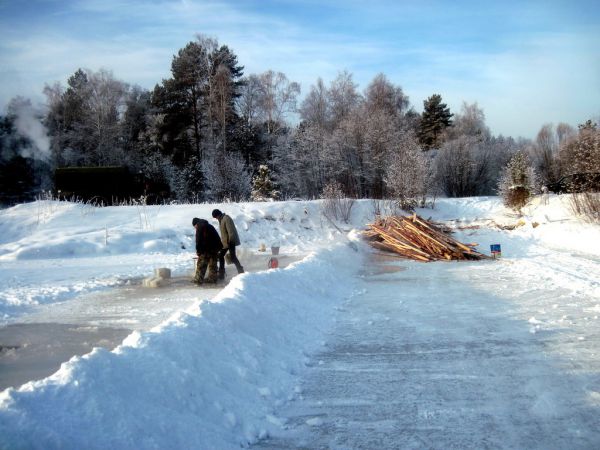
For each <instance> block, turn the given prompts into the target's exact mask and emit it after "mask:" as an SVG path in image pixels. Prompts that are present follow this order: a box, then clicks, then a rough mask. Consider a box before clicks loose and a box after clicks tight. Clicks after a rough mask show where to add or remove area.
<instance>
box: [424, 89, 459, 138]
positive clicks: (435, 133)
mask: <svg viewBox="0 0 600 450" xmlns="http://www.w3.org/2000/svg"><path fill="white" fill-rule="evenodd" d="M452 116H453V114H452V113H451V112H450V108H448V107H447V106H446V104H445V103H442V96H441V95H439V94H433V95H432V96H431V97H429V98H428V99H427V100H424V101H423V115H422V117H421V123H420V125H419V131H418V137H419V142H420V144H421V146H422V147H423V149H424V150H429V149H432V148H439V147H440V146H441V145H442V143H443V142H442V136H443V132H444V130H445V129H446V128H447V127H449V126H451V125H452V121H451V120H450V118H451V117H452Z"/></svg>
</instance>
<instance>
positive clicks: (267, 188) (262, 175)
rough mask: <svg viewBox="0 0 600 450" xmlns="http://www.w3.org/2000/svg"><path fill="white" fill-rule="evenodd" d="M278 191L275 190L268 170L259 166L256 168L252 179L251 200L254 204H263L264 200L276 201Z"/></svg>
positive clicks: (263, 166) (264, 166)
mask: <svg viewBox="0 0 600 450" xmlns="http://www.w3.org/2000/svg"><path fill="white" fill-rule="evenodd" d="M279 195H280V193H279V191H278V190H277V189H276V188H275V183H274V182H273V181H272V180H271V173H270V171H269V168H268V167H267V166H266V165H264V164H261V165H260V166H259V167H258V173H257V174H256V176H255V177H254V178H253V179H252V194H251V198H252V200H253V201H255V202H264V201H266V200H277V199H278V198H279Z"/></svg>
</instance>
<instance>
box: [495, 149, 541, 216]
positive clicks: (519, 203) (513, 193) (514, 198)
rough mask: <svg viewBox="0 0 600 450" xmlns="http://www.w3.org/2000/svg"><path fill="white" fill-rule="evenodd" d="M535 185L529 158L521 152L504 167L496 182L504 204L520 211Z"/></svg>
mask: <svg viewBox="0 0 600 450" xmlns="http://www.w3.org/2000/svg"><path fill="white" fill-rule="evenodd" d="M535 185H536V174H535V172H534V170H533V167H532V166H531V163H530V162H529V159H528V158H527V156H526V155H525V154H524V153H523V152H517V153H516V154H515V155H514V156H513V157H512V158H511V160H510V161H509V162H508V164H507V165H506V167H505V168H504V171H503V173H502V177H501V178H500V183H499V184H498V191H499V194H500V196H501V197H502V199H503V201H504V205H505V206H507V207H509V208H512V209H514V210H515V211H520V210H521V208H522V207H523V206H525V205H526V204H527V202H529V199H530V198H531V197H532V196H533V191H534V189H535Z"/></svg>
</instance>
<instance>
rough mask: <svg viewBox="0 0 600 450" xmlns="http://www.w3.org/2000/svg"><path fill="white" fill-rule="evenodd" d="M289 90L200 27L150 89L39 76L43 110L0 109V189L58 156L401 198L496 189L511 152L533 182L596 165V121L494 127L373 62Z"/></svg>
mask: <svg viewBox="0 0 600 450" xmlns="http://www.w3.org/2000/svg"><path fill="white" fill-rule="evenodd" d="M300 93H301V90H300V85H299V84H298V83H296V82H294V81H292V80H289V79H288V77H287V76H286V75H285V74H283V73H281V72H274V71H272V70H267V71H266V72H264V73H260V74H250V75H245V74H244V67H243V66H242V65H240V63H239V62H238V59H237V56H236V55H235V54H234V52H233V51H232V50H231V49H230V48H229V47H228V46H227V45H220V44H219V43H218V41H217V40H216V39H212V38H207V37H205V36H198V37H197V38H196V39H195V40H194V41H191V42H189V43H188V44H187V45H186V46H185V47H183V48H182V49H180V50H179V51H178V52H177V54H175V55H174V56H173V58H172V61H171V74H170V77H169V78H167V79H163V80H162V81H161V82H160V83H157V84H156V86H155V87H154V89H153V90H146V89H143V88H140V87H139V86H135V85H130V84H128V83H126V82H124V81H121V80H118V79H116V78H115V77H114V76H113V74H112V73H111V72H110V71H108V70H99V71H96V72H95V71H91V70H87V69H78V70H77V71H76V72H75V73H74V74H72V75H71V76H70V77H69V79H68V81H67V85H66V86H63V85H61V84H60V83H55V84H53V85H47V86H46V87H45V89H44V94H45V97H46V99H47V102H46V103H47V109H46V110H45V111H44V112H43V113H39V112H35V111H33V108H31V102H29V100H27V99H23V98H15V99H13V100H12V101H11V103H10V104H9V105H8V112H7V114H6V115H4V116H1V117H0V192H2V195H3V199H2V201H3V202H5V203H6V202H8V201H10V200H11V199H13V200H17V201H22V200H26V199H30V198H31V197H32V196H33V195H34V194H35V193H36V192H39V190H41V189H51V188H52V186H53V175H52V174H53V170H54V169H55V168H57V167H77V166H81V167H83V166H85V167H90V166H91V167H100V166H125V167H127V168H129V169H130V170H131V171H132V172H134V173H142V174H144V176H145V177H147V178H148V179H150V180H154V181H155V182H160V183H163V184H164V185H168V186H169V191H170V194H169V195H170V200H177V201H182V202H185V201H221V200H225V199H227V200H234V201H239V200H247V199H257V200H261V199H267V198H293V197H301V198H318V197H320V196H321V195H322V194H323V192H325V191H326V190H327V189H331V187H332V186H335V188H336V189H337V190H339V191H340V192H342V193H343V195H345V196H348V197H352V198H377V199H381V198H393V199H396V200H398V202H399V204H400V205H401V206H402V207H405V208H412V207H414V206H416V205H417V204H418V203H419V202H422V201H423V199H424V198H425V197H426V196H429V195H445V196H451V197H463V196H474V195H495V194H496V193H497V190H498V186H499V183H500V181H501V176H502V173H503V171H504V170H505V168H506V167H507V165H508V163H509V161H510V160H511V158H513V157H514V156H515V155H516V154H517V153H523V154H526V155H528V157H529V158H530V160H531V164H530V165H531V167H532V168H533V169H535V171H536V173H537V174H538V176H539V180H540V181H541V182H542V183H543V184H550V183H554V182H557V181H558V180H559V179H560V178H561V177H562V176H564V175H565V174H567V173H569V172H572V171H573V170H578V171H581V170H585V171H596V172H600V169H598V167H596V165H597V161H598V160H599V158H596V159H595V161H596V162H591V163H590V164H591V166H590V167H587V166H586V167H585V168H582V167H580V166H581V164H580V160H579V159H577V158H574V157H573V156H572V154H573V153H574V150H573V148H575V147H577V146H578V145H579V144H581V142H582V141H586V142H587V141H589V137H588V135H589V134H590V133H591V134H592V135H593V136H595V137H594V138H593V139H596V141H594V142H596V143H595V144H593V145H592V147H593V150H592V152H596V154H597V152H598V150H597V147H598V143H597V141H598V130H597V128H596V124H595V123H593V122H589V123H588V124H586V125H584V126H583V128H581V129H580V130H575V129H573V128H572V127H571V126H569V125H567V124H563V123H561V124H558V125H557V126H556V127H554V126H552V125H544V126H543V127H542V129H541V130H540V132H539V133H538V135H537V138H536V139H535V140H533V141H531V140H525V139H514V138H512V137H504V136H493V135H492V134H491V132H490V130H489V128H488V127H487V125H486V123H485V116H484V112H483V110H482V109H481V108H479V106H478V105H477V104H476V103H474V104H467V103H464V104H463V105H462V108H461V110H460V111H459V112H455V113H452V112H450V109H449V108H448V106H447V105H446V104H445V103H444V102H443V99H442V97H441V95H439V94H432V95H431V96H430V97H429V98H427V99H426V100H425V101H424V102H423V112H422V113H417V112H416V111H415V109H414V107H413V106H412V105H411V103H410V101H409V97H408V96H407V95H406V93H405V92H404V91H403V89H402V88H401V87H400V86H398V85H395V84H394V83H392V82H391V81H390V80H389V79H388V78H387V77H386V76H385V75H384V74H378V75H377V76H375V77H374V78H373V80H372V81H371V82H370V83H369V84H368V86H366V88H365V89H364V90H362V91H360V90H359V87H358V85H357V84H356V83H355V82H354V81H353V76H352V74H351V73H349V72H347V71H342V72H340V73H339V74H338V75H337V77H336V78H335V79H334V80H333V81H332V82H331V83H330V84H329V85H325V83H324V82H323V81H322V80H321V79H320V78H319V79H317V80H316V82H315V83H314V84H313V85H312V86H311V87H310V88H309V89H308V92H307V93H306V95H305V96H304V98H303V99H302V100H301V101H300V100H299V98H300ZM25 117H27V118H26V119H25ZM27 123H28V124H29V125H27ZM31 124H37V126H38V127H41V126H42V125H43V127H45V131H44V132H43V133H42V132H40V129H36V128H35V127H33V128H32V126H31ZM32 130H33V131H35V133H34V132H33V131H32ZM582 130H583V131H582ZM36 136H37V138H39V139H36ZM593 139H592V140H593ZM578 143H579V144H578ZM594 145H595V147H594ZM569 149H570V150H569ZM569 153H570V154H571V155H570V156H569ZM591 160H594V158H591ZM594 164H595V165H594Z"/></svg>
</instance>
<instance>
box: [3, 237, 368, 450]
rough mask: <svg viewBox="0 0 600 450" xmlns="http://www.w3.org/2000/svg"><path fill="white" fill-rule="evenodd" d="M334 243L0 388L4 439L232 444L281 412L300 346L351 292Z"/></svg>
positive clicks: (346, 250)
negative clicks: (46, 372)
mask: <svg viewBox="0 0 600 450" xmlns="http://www.w3.org/2000/svg"><path fill="white" fill-rule="evenodd" d="M360 258H361V256H360V254H359V253H357V252H355V251H353V250H352V248H351V247H350V246H348V245H344V244H343V243H339V244H337V245H335V247H334V248H332V249H331V250H322V251H320V252H318V253H314V254H312V255H310V256H309V257H307V258H306V259H305V260H303V261H301V262H299V263H296V264H293V265H291V266H290V267H288V268H286V269H283V270H281V269H278V270H271V271H265V272H260V273H254V274H244V275H242V276H240V277H237V278H236V279H235V280H233V281H232V282H231V283H230V284H229V285H228V286H227V288H225V289H224V290H223V291H222V292H221V293H220V294H219V297H218V298H217V299H215V300H216V302H214V303H201V304H200V303H199V304H197V305H195V306H194V307H193V308H192V309H190V310H188V311H186V312H181V313H179V314H178V315H176V316H174V317H173V318H172V319H171V320H170V321H168V322H166V323H164V324H162V325H161V326H160V327H158V328H156V329H154V330H152V331H150V332H146V333H134V334H132V335H130V336H129V337H128V338H127V339H126V340H125V341H124V342H123V345H121V346H120V347H118V348H117V349H115V350H114V351H112V352H109V351H106V350H104V349H96V350H94V351H93V352H92V353H90V354H88V355H86V356H83V357H81V358H73V359H72V360H71V361H69V362H68V363H65V364H63V366H62V367H61V369H60V370H59V371H58V372H57V373H56V374H54V375H53V376H51V377H49V378H47V379H45V380H42V381H37V382H30V383H27V384H25V385H23V386H22V387H21V388H20V389H19V390H15V389H7V390H6V391H4V392H3V393H1V394H0V447H2V448H17V447H18V448H40V449H41V448H43V449H53V448H56V449H58V448H61V449H64V448H73V449H78V448H86V449H94V448H98V449H106V448H115V449H117V448H136V449H158V448H160V449H163V448H215V449H216V448H219V449H225V448H239V447H240V445H245V444H247V443H249V442H254V441H255V440H256V439H257V438H259V437H265V436H267V435H268V433H269V430H270V429H271V428H272V427H274V426H280V425H281V424H282V422H283V419H280V418H278V417H276V416H275V415H274V414H273V408H274V407H275V406H277V405H281V403H282V402H286V401H288V400H289V399H291V398H292V397H294V395H295V394H296V392H295V389H294V381H295V380H296V377H297V374H298V372H299V371H300V370H301V369H302V367H303V364H304V362H305V361H306V360H307V355H309V354H310V353H311V352H313V351H315V350H316V349H317V348H318V347H319V346H320V345H321V342H322V335H323V332H324V330H326V329H327V328H328V327H329V326H330V325H331V322H332V320H334V318H333V316H334V313H335V307H336V305H338V304H340V302H341V301H342V300H343V299H345V298H348V297H349V296H351V295H352V285H353V283H352V282H351V280H352V278H351V277H352V274H353V273H354V272H355V271H356V270H357V268H358V267H359V266H360V265H361V264H362V262H361V261H360Z"/></svg>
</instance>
